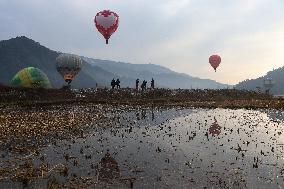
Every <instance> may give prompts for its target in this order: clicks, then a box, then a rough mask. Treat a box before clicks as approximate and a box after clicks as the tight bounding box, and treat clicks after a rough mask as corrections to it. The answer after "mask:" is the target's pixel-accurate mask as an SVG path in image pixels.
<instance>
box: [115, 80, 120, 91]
mask: <svg viewBox="0 0 284 189" xmlns="http://www.w3.org/2000/svg"><path fill="white" fill-rule="evenodd" d="M115 84H116V88H117V89H120V80H119V79H117V80H116V82H115Z"/></svg>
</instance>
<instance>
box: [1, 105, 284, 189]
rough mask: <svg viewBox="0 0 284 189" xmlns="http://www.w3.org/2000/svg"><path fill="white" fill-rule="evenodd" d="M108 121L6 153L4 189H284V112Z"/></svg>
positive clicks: (123, 113)
mask: <svg viewBox="0 0 284 189" xmlns="http://www.w3.org/2000/svg"><path fill="white" fill-rule="evenodd" d="M105 117H106V119H105V121H104V122H101V123H99V124H93V125H92V127H90V128H88V130H87V131H86V132H84V134H83V135H82V134H81V135H80V136H76V137H73V138H71V139H64V140H62V139H61V140H59V139H58V140H55V141H53V142H52V143H49V144H47V145H45V146H43V147H41V148H40V149H39V150H38V151H37V152H36V153H25V154H20V153H19V154H15V153H12V152H9V150H3V151H1V152H0V164H1V165H0V167H2V169H1V172H0V173H1V174H0V175H2V176H1V178H0V179H1V180H0V188H282V187H284V149H283V148H284V135H283V127H284V121H283V120H284V113H283V112H282V111H277V110H243V109H239V110H229V109H186V108H168V109H166V108H129V107H126V108H113V109H110V110H109V111H106V112H105ZM16 170H17V171H16ZM16 172H17V173H16ZM16 174H17V175H16Z"/></svg>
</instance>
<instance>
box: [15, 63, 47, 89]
mask: <svg viewBox="0 0 284 189" xmlns="http://www.w3.org/2000/svg"><path fill="white" fill-rule="evenodd" d="M11 86H13V87H27V88H51V84H50V81H49V79H48V77H47V75H46V74H45V73H44V72H43V71H41V70H40V69H38V68H34V67H28V68H24V69H22V70H20V71H19V72H18V73H17V74H16V75H15V76H14V77H13V79H12V80H11Z"/></svg>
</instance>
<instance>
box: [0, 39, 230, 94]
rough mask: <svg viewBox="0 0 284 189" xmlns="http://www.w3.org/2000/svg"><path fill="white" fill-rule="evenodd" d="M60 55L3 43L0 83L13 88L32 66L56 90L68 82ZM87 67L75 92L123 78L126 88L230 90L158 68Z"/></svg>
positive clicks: (95, 62)
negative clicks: (141, 84) (138, 84)
mask: <svg viewBox="0 0 284 189" xmlns="http://www.w3.org/2000/svg"><path fill="white" fill-rule="evenodd" d="M59 54H60V52H58V51H54V50H51V49H49V48H47V47H45V46H42V45H41V44H40V43H38V42H36V41H34V40H32V39H29V38H27V37H25V36H20V37H15V38H11V39H9V40H2V41H0V83H3V84H5V85H9V82H10V80H11V79H12V78H13V76H14V75H15V74H16V73H17V72H18V71H20V70H21V69H23V68H25V67H29V66H33V67H37V68H39V69H41V70H42V71H43V72H45V73H46V74H47V76H48V77H49V79H50V82H51V84H52V86H53V87H55V88H59V87H62V86H63V85H64V84H65V82H64V80H63V78H62V77H61V75H60V74H59V73H57V71H56V66H55V59H56V57H57V56H58V55H59ZM82 59H83V60H84V62H85V63H84V66H83V67H82V70H81V72H80V73H79V74H78V75H77V76H76V79H75V80H74V81H73V82H72V86H73V87H74V88H91V87H95V86H96V85H99V86H101V87H109V86H110V81H111V79H112V78H120V80H121V85H122V87H134V85H135V80H136V78H139V79H140V81H142V80H147V81H150V80H151V78H154V80H155V85H156V86H157V87H164V88H185V89H186V88H201V89H202V88H211V89H214V88H227V87H228V86H229V85H226V84H222V83H218V82H216V81H214V80H209V79H200V78H197V77H192V76H190V75H187V74H184V73H178V72H175V71H172V70H170V69H169V68H166V67H164V66H161V65H156V64H131V63H125V62H115V61H111V60H100V59H93V58H88V57H82Z"/></svg>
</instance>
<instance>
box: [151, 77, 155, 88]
mask: <svg viewBox="0 0 284 189" xmlns="http://www.w3.org/2000/svg"><path fill="white" fill-rule="evenodd" d="M151 88H152V89H154V88H155V81H154V79H153V78H152V80H151Z"/></svg>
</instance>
